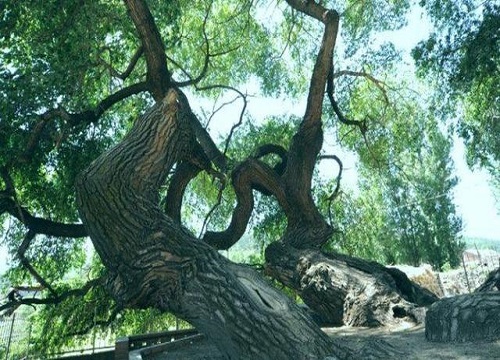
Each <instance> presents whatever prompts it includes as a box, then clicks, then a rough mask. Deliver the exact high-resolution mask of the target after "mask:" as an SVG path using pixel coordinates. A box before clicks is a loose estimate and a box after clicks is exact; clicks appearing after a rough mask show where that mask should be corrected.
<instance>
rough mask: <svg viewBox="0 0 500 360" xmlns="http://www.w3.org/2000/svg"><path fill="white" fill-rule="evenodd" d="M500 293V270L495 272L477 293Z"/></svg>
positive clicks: (489, 275)
mask: <svg viewBox="0 0 500 360" xmlns="http://www.w3.org/2000/svg"><path fill="white" fill-rule="evenodd" d="M483 291H500V268H498V269H496V270H493V271H492V272H490V273H489V274H488V277H487V278H486V280H485V281H484V283H482V284H481V285H480V286H479V287H478V288H477V289H476V290H475V292H483Z"/></svg>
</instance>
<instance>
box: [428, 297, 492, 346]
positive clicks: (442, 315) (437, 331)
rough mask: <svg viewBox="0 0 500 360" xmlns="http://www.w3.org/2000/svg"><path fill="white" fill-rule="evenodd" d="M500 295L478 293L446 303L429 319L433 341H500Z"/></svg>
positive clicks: (433, 310)
mask: <svg viewBox="0 0 500 360" xmlns="http://www.w3.org/2000/svg"><path fill="white" fill-rule="evenodd" d="M499 309H500V292H498V291H494V292H476V293H473V294H465V295H458V296H454V297H451V298H446V299H442V300H440V301H438V302H436V303H434V304H433V305H432V306H431V307H430V308H429V310H428V311H427V314H426V317H425V337H426V338H427V340H430V341H440V342H449V341H456V342H466V341H478V340H497V339H500V311H498V310H499Z"/></svg>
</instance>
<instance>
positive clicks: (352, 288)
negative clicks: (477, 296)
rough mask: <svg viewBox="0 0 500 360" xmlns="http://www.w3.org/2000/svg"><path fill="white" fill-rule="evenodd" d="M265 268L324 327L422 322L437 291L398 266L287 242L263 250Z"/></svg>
mask: <svg viewBox="0 0 500 360" xmlns="http://www.w3.org/2000/svg"><path fill="white" fill-rule="evenodd" d="M266 272H267V274H268V275H270V276H272V277H273V278H275V279H277V280H279V281H280V282H282V283H283V284H285V285H286V286H288V287H290V288H292V289H294V290H296V291H297V293H298V294H299V295H300V296H301V298H302V299H303V300H304V303H305V304H306V305H308V307H309V308H310V309H311V310H312V311H313V312H314V313H315V315H316V316H317V317H318V318H319V319H318V320H319V322H321V323H323V324H325V325H333V326H340V325H349V326H369V327H376V326H384V325H391V324H394V323H398V322H399V321H401V320H402V319H403V318H404V319H405V320H406V321H408V320H409V321H412V322H415V323H421V322H423V320H424V314H425V309H424V307H425V306H428V305H431V304H432V303H433V302H435V301H437V300H438V298H437V296H436V295H434V294H433V293H431V292H430V291H428V290H426V289H424V288H422V287H420V286H419V285H418V284H415V283H413V282H412V281H410V280H409V279H408V277H407V276H406V275H405V274H404V273H403V272H402V271H399V270H398V269H394V268H387V267H385V266H383V265H381V264H379V263H376V262H374V261H367V260H363V259H359V258H353V257H350V256H347V255H342V254H337V253H323V252H321V251H319V250H317V249H296V248H294V247H292V246H290V245H287V244H286V242H285V241H279V242H275V243H272V244H271V245H269V246H268V247H267V249H266Z"/></svg>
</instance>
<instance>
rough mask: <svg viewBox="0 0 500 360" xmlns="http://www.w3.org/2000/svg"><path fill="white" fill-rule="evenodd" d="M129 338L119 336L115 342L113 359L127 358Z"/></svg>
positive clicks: (124, 359) (121, 359) (123, 359)
mask: <svg viewBox="0 0 500 360" xmlns="http://www.w3.org/2000/svg"><path fill="white" fill-rule="evenodd" d="M128 349H129V338H128V337H121V338H118V339H116V342H115V360H128Z"/></svg>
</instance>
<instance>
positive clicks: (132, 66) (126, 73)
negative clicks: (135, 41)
mask: <svg viewBox="0 0 500 360" xmlns="http://www.w3.org/2000/svg"><path fill="white" fill-rule="evenodd" d="M143 53H144V47H143V46H142V45H141V46H139V48H138V49H137V50H136V51H135V53H134V55H133V56H132V59H130V63H129V64H128V66H127V68H126V69H125V71H124V72H122V73H121V74H118V77H119V78H120V79H122V80H125V79H127V78H128V77H129V76H130V74H131V73H132V71H134V69H135V66H136V65H137V63H138V62H139V59H140V58H141V56H142V54H143Z"/></svg>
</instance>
